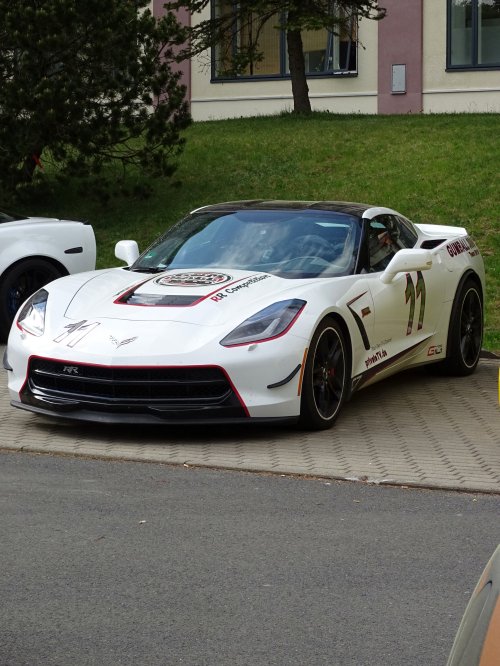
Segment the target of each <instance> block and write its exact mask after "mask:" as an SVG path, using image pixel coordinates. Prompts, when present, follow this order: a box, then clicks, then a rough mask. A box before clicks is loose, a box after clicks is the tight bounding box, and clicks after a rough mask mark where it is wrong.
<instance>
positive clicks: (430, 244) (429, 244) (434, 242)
mask: <svg viewBox="0 0 500 666" xmlns="http://www.w3.org/2000/svg"><path fill="white" fill-rule="evenodd" d="M445 242H446V238H432V239H431V240H425V241H424V242H423V243H422V244H421V245H420V247H421V248H422V250H432V249H433V248H435V247H437V246H438V245H441V243H445Z"/></svg>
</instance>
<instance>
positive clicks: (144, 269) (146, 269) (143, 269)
mask: <svg viewBox="0 0 500 666" xmlns="http://www.w3.org/2000/svg"><path fill="white" fill-rule="evenodd" d="M130 270H131V271H133V272H134V273H163V271H166V270H167V268H166V267H162V268H160V267H159V266H136V267H135V268H131V269H130Z"/></svg>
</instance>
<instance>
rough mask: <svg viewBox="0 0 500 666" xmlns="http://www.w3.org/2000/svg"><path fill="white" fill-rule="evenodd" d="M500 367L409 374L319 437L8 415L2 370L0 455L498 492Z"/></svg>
mask: <svg viewBox="0 0 500 666" xmlns="http://www.w3.org/2000/svg"><path fill="white" fill-rule="evenodd" d="M3 350H4V348H3V347H1V346H0V358H1V357H2V356H3ZM499 367H500V363H499V360H498V359H481V361H480V363H479V366H478V369H477V371H476V372H475V374H474V375H472V376H471V377H465V378H459V379H457V378H441V377H434V376H432V375H428V374H427V373H426V371H425V370H418V371H410V372H406V373H404V374H402V375H398V376H396V377H394V378H391V379H389V380H386V381H384V382H382V383H380V384H377V385H375V386H372V387H369V388H367V389H364V390H362V391H360V392H359V393H357V394H356V395H355V396H354V398H353V399H352V401H351V402H350V403H348V404H347V405H346V406H345V408H344V411H343V412H342V414H341V416H340V418H339V419H338V421H337V424H336V425H335V426H334V428H333V429H332V430H328V431H326V432H319V433H318V432H316V433H305V432H299V431H296V430H294V429H291V428H283V427H281V428H278V427H275V428H269V427H265V428H264V427H251V428H249V427H243V426H239V427H235V426H231V427H229V426H227V427H214V428H208V427H204V428H200V427H194V426H193V428H185V427H184V428H172V427H171V426H168V425H165V426H154V427H151V428H147V427H135V428H131V427H126V428H125V427H117V426H95V425H85V424H83V425H82V424H78V425H75V424H67V423H63V422H59V421H57V422H56V421H49V420H47V419H44V418H42V417H39V416H36V415H33V414H30V413H28V412H23V411H21V410H17V409H14V408H12V407H11V406H10V404H9V400H8V393H7V388H6V373H4V372H3V371H2V374H1V375H0V448H3V449H11V450H19V451H21V450H22V451H32V452H41V453H58V454H65V455H75V456H92V457H97V458H114V459H121V460H140V461H143V462H144V461H151V462H160V463H167V464H181V465H182V464H184V465H192V466H206V467H216V468H226V469H237V470H248V471H258V472H271V473H277V474H299V475H310V476H320V477H325V478H332V479H348V480H359V481H364V482H367V483H377V484H381V483H384V484H394V485H407V486H422V487H430V488H433V487H438V488H445V489H458V490H466V491H472V492H494V493H500V407H499V387H498V382H499Z"/></svg>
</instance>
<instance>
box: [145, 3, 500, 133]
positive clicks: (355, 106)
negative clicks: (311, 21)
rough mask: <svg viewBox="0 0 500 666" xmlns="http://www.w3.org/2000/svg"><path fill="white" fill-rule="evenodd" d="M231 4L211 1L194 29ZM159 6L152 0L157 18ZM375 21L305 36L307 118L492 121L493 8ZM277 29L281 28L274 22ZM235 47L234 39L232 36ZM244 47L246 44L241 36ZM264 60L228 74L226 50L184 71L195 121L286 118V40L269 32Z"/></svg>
mask: <svg viewBox="0 0 500 666" xmlns="http://www.w3.org/2000/svg"><path fill="white" fill-rule="evenodd" d="M229 2H230V0H214V1H213V3H212V7H211V8H207V10H206V11H205V13H204V14H203V15H200V16H191V17H190V16H188V15H186V14H184V15H181V17H180V18H181V19H182V20H183V21H186V22H188V21H191V22H193V23H194V22H196V21H199V20H202V19H203V18H209V17H210V11H217V8H220V7H221V6H223V5H224V4H225V3H226V4H227V3H229ZM162 4H163V1H162V0H153V2H152V7H153V11H154V13H155V14H156V15H160V14H161V12H162V11H163V9H162ZM380 4H381V5H382V6H384V7H385V8H386V9H387V15H386V17H385V18H384V19H383V20H381V21H372V20H368V19H363V20H361V21H359V22H358V23H357V24H356V25H351V26H348V28H347V29H343V31H342V32H341V34H339V35H332V34H331V33H328V32H327V31H316V32H314V33H313V32H311V33H305V34H303V43H304V52H305V58H306V68H307V71H308V85H309V97H310V100H311V104H312V107H313V110H317V111H330V112H332V113H351V114H352V113H361V114H403V113H478V112H486V113H499V112H500V0H383V1H382V2H381V3H380ZM277 23H278V24H279V18H277ZM240 38H241V36H240ZM243 39H244V36H243ZM259 47H260V49H261V51H262V54H263V56H262V58H261V59H260V60H258V61H256V62H255V63H253V64H251V65H250V66H248V67H247V68H246V70H245V71H243V72H239V73H238V75H234V74H231V71H230V69H229V68H227V67H226V66H225V63H226V62H228V56H227V53H230V49H231V44H230V43H229V42H228V43H227V44H222V45H220V46H219V47H218V49H217V50H214V51H207V52H206V53H203V54H202V55H201V56H199V57H198V58H196V59H193V60H192V61H190V62H186V63H184V65H183V74H184V81H185V83H186V85H187V87H188V96H189V101H190V104H191V113H192V116H193V118H194V120H209V119H222V118H232V117H242V116H256V115H269V114H277V113H280V112H282V111H289V110H291V109H292V108H293V99H292V91H291V83H290V77H289V73H288V70H287V55H286V42H285V38H284V34H283V33H282V32H281V31H280V30H279V29H277V28H276V24H274V25H272V24H271V23H270V24H269V25H268V26H267V28H265V29H264V30H263V32H262V35H261V37H260V38H259Z"/></svg>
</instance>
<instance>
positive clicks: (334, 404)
mask: <svg viewBox="0 0 500 666" xmlns="http://www.w3.org/2000/svg"><path fill="white" fill-rule="evenodd" d="M346 392H347V353H346V344H345V339H344V334H343V333H342V330H341V328H340V326H339V324H337V322H336V321H334V320H333V319H324V320H323V321H322V322H321V324H320V325H319V326H318V328H317V329H316V331H315V333H314V335H313V338H312V341H311V345H310V348H309V353H308V355H307V361H306V367H305V369H304V379H303V385H302V398H301V405H300V419H299V425H300V426H301V427H303V428H307V429H308V430H326V429H327V428H330V427H331V426H332V425H333V424H334V422H335V419H336V418H337V415H338V413H339V411H340V409H341V407H342V404H343V402H344V400H345V397H346Z"/></svg>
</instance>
